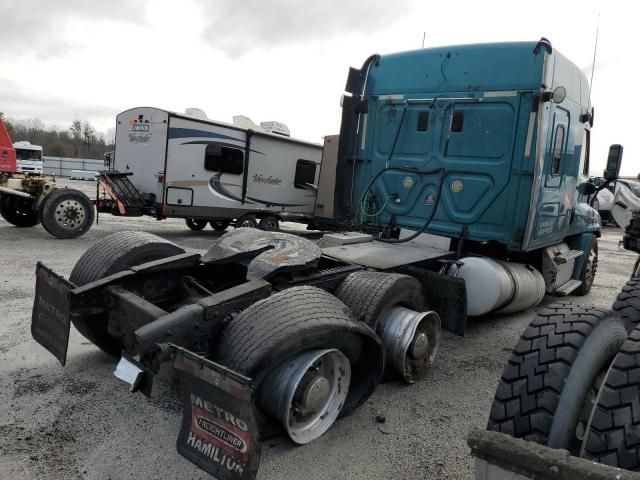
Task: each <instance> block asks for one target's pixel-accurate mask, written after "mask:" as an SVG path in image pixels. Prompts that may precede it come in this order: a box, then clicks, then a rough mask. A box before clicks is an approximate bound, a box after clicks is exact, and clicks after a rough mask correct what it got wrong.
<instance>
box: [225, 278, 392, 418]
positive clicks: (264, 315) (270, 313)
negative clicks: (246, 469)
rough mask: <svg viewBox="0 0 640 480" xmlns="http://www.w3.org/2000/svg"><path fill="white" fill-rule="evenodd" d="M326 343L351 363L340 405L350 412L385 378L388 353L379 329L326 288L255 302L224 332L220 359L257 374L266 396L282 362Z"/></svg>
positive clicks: (297, 289) (300, 290)
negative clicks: (265, 385)
mask: <svg viewBox="0 0 640 480" xmlns="http://www.w3.org/2000/svg"><path fill="white" fill-rule="evenodd" d="M326 349H328V350H337V351H339V352H340V353H341V354H342V355H344V356H346V358H347V359H348V362H349V365H350V370H351V382H350V385H349V388H348V395H347V396H346V398H345V400H344V405H343V406H342V410H341V411H340V415H346V414H348V413H350V412H352V411H353V410H355V409H356V408H357V407H358V406H360V405H361V404H362V403H364V402H365V401H366V400H367V398H369V396H370V395H371V394H372V393H373V391H374V390H375V389H376V387H377V386H378V384H379V383H380V379H381V377H382V371H383V363H384V359H383V356H384V354H383V350H382V344H381V343H380V339H379V338H378V337H377V336H376V335H375V333H374V332H373V331H372V330H371V329H370V328H369V327H367V326H366V325H365V324H364V323H362V322H358V321H356V320H354V319H353V317H352V316H351V314H350V312H349V309H348V308H347V307H346V306H345V305H344V304H343V303H342V302H340V301H339V300H338V299H337V298H335V297H334V296H333V295H331V294H329V293H327V292H325V291H324V290H320V289H318V288H315V287H308V286H304V287H293V288H289V289H287V290H284V291H282V292H279V293H276V294H275V295H272V296H270V297H268V298H265V299H263V300H260V301H259V302H256V303H254V304H253V305H251V306H249V307H248V308H247V309H245V310H243V311H242V312H241V313H240V314H239V315H238V316H237V317H236V318H235V319H233V320H232V321H231V322H230V324H229V326H228V327H227V328H226V329H225V330H224V331H223V332H222V336H221V340H220V347H219V351H218V354H217V356H216V361H218V362H219V363H221V364H222V365H225V366H226V367H229V368H231V369H233V370H236V371H238V372H240V373H242V374H244V375H247V376H249V377H252V378H254V379H255V380H256V382H257V383H258V385H259V386H258V395H259V396H261V395H262V398H263V397H264V391H263V390H262V384H263V381H264V380H265V378H266V377H267V376H268V375H270V374H274V372H276V371H277V369H278V367H280V366H282V365H283V364H285V362H287V361H288V360H290V359H293V358H295V357H299V356H300V355H302V354H304V352H309V351H313V350H326ZM266 383H268V382H266ZM260 392H262V393H260ZM263 409H264V408H263ZM264 410H265V411H268V410H269V407H268V408H267V409H264ZM327 428H328V427H327ZM325 430H326V429H325Z"/></svg>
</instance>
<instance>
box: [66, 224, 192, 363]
mask: <svg viewBox="0 0 640 480" xmlns="http://www.w3.org/2000/svg"><path fill="white" fill-rule="evenodd" d="M181 253H184V250H183V249H182V248H180V247H178V246H177V245H175V244H173V243H171V242H168V241H167V240H164V239H163V238H160V237H158V236H156V235H153V234H151V233H146V232H117V233H113V234H111V235H109V236H107V237H105V238H103V239H102V240H99V241H97V242H96V243H94V244H93V245H91V247H89V249H88V250H87V251H86V252H84V254H82V256H81V257H80V258H79V259H78V261H77V262H76V264H75V266H74V267H73V270H72V271H71V275H70V277H69V280H70V281H71V282H72V283H74V284H75V285H77V286H81V285H86V284H88V283H92V282H95V281H96V280H100V279H101V278H104V277H108V276H109V275H113V274H114V273H118V272H121V271H122V270H126V269H127V268H129V267H133V266H136V265H140V264H143V263H146V262H151V261H153V260H159V259H162V258H166V257H171V256H173V255H179V254H181ZM72 322H73V325H74V326H75V327H76V329H77V330H78V331H79V332H80V333H81V334H82V335H83V336H84V337H85V338H87V339H88V340H90V341H91V342H92V343H93V344H94V345H96V346H97V347H98V348H100V350H103V351H104V352H106V353H108V354H110V355H114V356H118V355H120V354H121V353H122V340H121V338H119V337H117V336H114V335H112V334H111V333H110V332H109V330H108V324H109V316H108V314H106V313H101V314H99V315H97V316H93V317H90V318H89V319H85V318H77V317H75V318H72Z"/></svg>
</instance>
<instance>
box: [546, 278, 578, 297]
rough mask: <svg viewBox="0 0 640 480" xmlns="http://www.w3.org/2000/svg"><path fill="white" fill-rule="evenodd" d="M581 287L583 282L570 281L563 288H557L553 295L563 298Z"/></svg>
mask: <svg viewBox="0 0 640 480" xmlns="http://www.w3.org/2000/svg"><path fill="white" fill-rule="evenodd" d="M580 285H582V280H569V281H568V282H567V283H565V284H564V285H562V286H561V287H559V288H556V290H555V291H554V292H553V293H555V294H556V295H559V296H561V297H564V296H565V295H569V294H570V293H571V292H573V291H574V290H575V289H576V288H578V287H579V286H580Z"/></svg>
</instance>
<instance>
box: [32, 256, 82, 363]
mask: <svg viewBox="0 0 640 480" xmlns="http://www.w3.org/2000/svg"><path fill="white" fill-rule="evenodd" d="M72 288H73V284H72V283H70V282H69V281H67V280H65V279H64V278H63V277H61V276H59V275H57V274H56V273H55V272H53V270H51V269H49V268H48V267H46V266H45V265H44V264H42V263H40V262H38V264H37V265H36V296H35V299H34V302H33V313H32V315H31V336H32V337H33V338H34V339H35V341H36V342H38V343H39V344H40V345H42V346H43V347H44V348H46V349H47V350H49V351H50V352H51V353H52V354H53V355H54V356H55V357H56V358H57V359H58V361H59V362H60V363H61V364H62V365H63V366H64V364H65V362H66V361H67V348H68V346H69V328H70V321H69V310H70V307H69V292H71V289H72Z"/></svg>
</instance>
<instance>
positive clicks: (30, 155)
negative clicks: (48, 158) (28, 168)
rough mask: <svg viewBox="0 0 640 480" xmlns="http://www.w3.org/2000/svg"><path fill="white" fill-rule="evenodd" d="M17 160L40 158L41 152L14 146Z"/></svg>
mask: <svg viewBox="0 0 640 480" xmlns="http://www.w3.org/2000/svg"><path fill="white" fill-rule="evenodd" d="M16 159H17V160H42V152H41V151H40V150H25V149H22V148H16Z"/></svg>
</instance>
